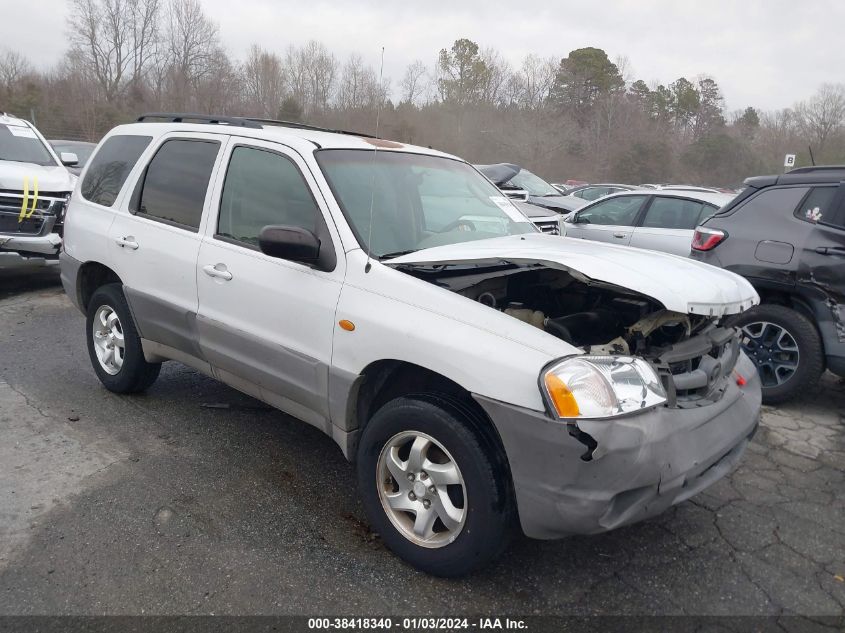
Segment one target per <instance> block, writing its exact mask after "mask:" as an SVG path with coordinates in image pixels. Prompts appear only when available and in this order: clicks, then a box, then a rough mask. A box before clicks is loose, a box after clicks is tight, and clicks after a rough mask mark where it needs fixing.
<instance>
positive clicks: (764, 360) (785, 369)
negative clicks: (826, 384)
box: [731, 304, 824, 404]
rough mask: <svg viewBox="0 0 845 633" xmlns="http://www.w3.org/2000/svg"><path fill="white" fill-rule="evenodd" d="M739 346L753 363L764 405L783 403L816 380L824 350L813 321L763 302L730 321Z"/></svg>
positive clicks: (822, 369) (822, 368) (821, 368)
mask: <svg viewBox="0 0 845 633" xmlns="http://www.w3.org/2000/svg"><path fill="white" fill-rule="evenodd" d="M731 325H734V326H736V327H739V328H741V329H742V339H741V341H742V349H743V351H744V352H745V353H746V354H747V355H748V357H749V358H750V359H751V360H752V362H753V363H754V364H755V365H756V366H757V373H758V374H759V375H760V383H761V385H762V390H763V402H764V403H765V404H778V403H781V402H786V401H787V400H790V399H792V398H794V397H795V396H797V395H799V394H802V393H804V392H805V391H806V390H807V389H808V388H810V387H812V386H813V385H814V384H816V382H818V379H819V377H820V376H821V374H822V372H823V371H824V350H823V348H822V342H821V338H820V337H819V333H818V331H817V330H816V328H815V326H814V325H813V323H812V322H811V321H810V320H809V319H808V318H807V317H805V316H804V315H803V314H801V313H800V312H796V311H795V310H792V309H791V308H787V307H785V306H779V305H773V304H763V305H759V306H756V307H754V308H751V309H750V310H748V311H746V312H743V313H742V314H741V315H739V316H738V317H736V318H735V319H733V320H732V321H731Z"/></svg>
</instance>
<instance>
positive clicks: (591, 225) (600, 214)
mask: <svg viewBox="0 0 845 633" xmlns="http://www.w3.org/2000/svg"><path fill="white" fill-rule="evenodd" d="M647 198H648V196H647V195H631V196H628V195H620V196H614V197H612V198H607V199H604V200H599V201H598V202H595V203H593V204H591V205H589V206H587V207H584V208H583V209H580V210H579V211H577V212H576V213H575V214H573V215H572V216H571V218H570V220H568V221H567V222H565V223H564V226H565V229H566V236H567V237H577V238H581V239H585V240H594V241H597V242H610V243H612V244H621V245H622V246H627V245H628V243H629V242H630V241H631V234H632V233H633V232H634V225H635V223H636V220H637V216H638V215H639V212H640V209H641V208H642V206H643V204H644V203H645V201H646V199H647Z"/></svg>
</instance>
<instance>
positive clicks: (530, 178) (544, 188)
mask: <svg viewBox="0 0 845 633" xmlns="http://www.w3.org/2000/svg"><path fill="white" fill-rule="evenodd" d="M505 188H507V189H511V188H513V189H525V191H527V192H528V193H529V194H530V195H532V196H559V195H560V191H558V190H557V189H555V188H554V187H552V186H551V185H550V184H549V183H547V182H546V181H545V180H543V179H542V178H540V177H539V176H536V175H535V174H532V173H531V172H530V171H528V170H527V169H520V170H519V173H518V174H517V175H516V176H514V177H513V178H511V179H510V180H509V181H508V182H507V183H506V184H505Z"/></svg>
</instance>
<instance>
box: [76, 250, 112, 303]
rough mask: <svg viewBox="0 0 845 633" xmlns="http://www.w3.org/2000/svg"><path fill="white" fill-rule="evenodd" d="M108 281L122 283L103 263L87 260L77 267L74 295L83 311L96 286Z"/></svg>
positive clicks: (108, 282)
mask: <svg viewBox="0 0 845 633" xmlns="http://www.w3.org/2000/svg"><path fill="white" fill-rule="evenodd" d="M110 283H119V284H121V285H122V284H123V281H122V280H121V279H120V277H119V276H118V274H117V273H116V272H114V270H112V269H111V268H109V267H108V266H106V265H105V264H101V263H100V262H97V261H88V262H85V263H84V264H82V266H80V267H79V273H78V274H77V280H76V297H77V300H78V301H79V305H80V307H81V308H82V310H83V311H85V310H87V309H88V303H89V302H90V301H91V297H92V296H94V293H95V292H96V291H97V288H99V287H101V286H104V285H106V284H110Z"/></svg>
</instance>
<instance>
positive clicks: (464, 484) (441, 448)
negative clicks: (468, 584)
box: [356, 394, 515, 577]
mask: <svg viewBox="0 0 845 633" xmlns="http://www.w3.org/2000/svg"><path fill="white" fill-rule="evenodd" d="M477 424H478V420H477V418H476V416H475V415H473V412H472V411H470V410H469V409H468V408H467V407H465V406H463V405H461V404H460V403H458V402H457V401H453V400H452V399H451V398H449V397H444V396H439V395H435V394H416V395H412V396H407V397H401V398H396V399H395V400H391V401H390V402H388V403H387V404H385V405H384V406H383V407H382V408H381V409H379V410H378V411H377V412H376V414H375V415H374V416H373V417H372V419H371V420H370V421H369V423H368V424H367V426H366V427H365V428H364V432H363V434H362V436H361V440H360V442H359V444H358V453H357V464H356V468H357V474H358V489H359V491H360V494H361V497H362V500H363V503H364V508H365V510H366V512H367V516H368V518H369V520H370V523H371V525H372V526H373V528H374V529H375V530H376V531H377V532H378V533H379V534H380V535H381V537H382V539H383V540H384V543H385V544H386V545H387V546H388V547H389V548H390V549H391V550H392V551H393V552H394V553H396V554H397V555H398V556H399V557H401V558H402V559H404V560H405V561H407V562H408V563H410V564H411V565H413V566H414V567H416V568H418V569H421V570H422V571H425V572H427V573H430V574H433V575H436V576H445V577H454V576H462V575H465V574H468V573H470V572H472V571H474V570H476V569H479V568H481V567H483V566H484V565H486V564H488V563H490V562H491V561H492V560H493V559H495V558H496V557H497V556H499V555H500V554H501V553H502V552H503V551H504V549H505V548H506V547H507V544H508V542H509V540H510V537H511V535H512V533H513V526H514V519H515V511H514V502H513V493H512V487H511V483H510V475H509V472H508V469H507V466H506V462H505V461H504V457H503V456H502V455H501V454H500V453H501V449H500V448H498V447H495V448H493V449H492V450H491V444H493V442H490V441H489V438H486V437H485V436H484V434H483V433H482V432H480V431H479V430H478V428H477ZM415 447H416V448H415ZM415 455H416V457H415ZM449 482H452V483H449ZM432 511H434V512H435V514H431V512H432ZM429 528H430V529H429Z"/></svg>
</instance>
